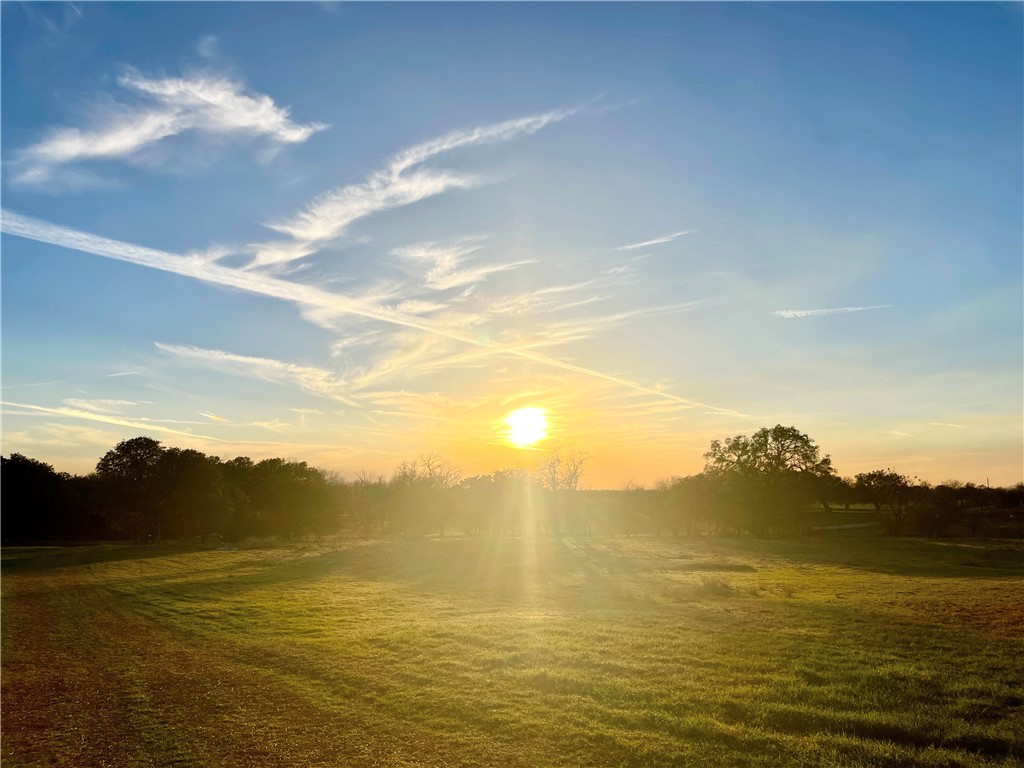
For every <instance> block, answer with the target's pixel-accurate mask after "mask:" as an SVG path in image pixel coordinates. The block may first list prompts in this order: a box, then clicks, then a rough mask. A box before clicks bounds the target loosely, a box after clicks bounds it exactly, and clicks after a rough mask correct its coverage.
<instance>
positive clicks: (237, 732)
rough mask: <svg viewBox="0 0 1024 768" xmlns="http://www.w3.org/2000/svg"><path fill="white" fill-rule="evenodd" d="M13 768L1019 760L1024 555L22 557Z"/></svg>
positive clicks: (589, 550)
mask: <svg viewBox="0 0 1024 768" xmlns="http://www.w3.org/2000/svg"><path fill="white" fill-rule="evenodd" d="M3 565H4V577H3V616H2V619H3V623H2V628H3V721H2V728H3V734H2V735H3V739H2V758H3V763H4V765H5V766H8V765H9V766H19V765H54V766H57V765H226V766H227V765H230V766H234V765H252V766H264V765H296V766H311V765H359V766H363V765H379V766H412V765H431V766H434V765H436V766H470V765H474V766H477V765H478V766H483V765H494V766H517V765H518V766H605V765H606V766H679V765H700V766H706V765H721V766H776V765H806V766H847V765H878V766H913V765H921V766H956V765H965V766H967V765H1021V764H1024V597H1022V596H1024V547H1022V545H1021V544H1020V543H1011V542H987V543H981V542H976V541H970V542H966V541H911V540H882V539H869V538H865V539H857V538H850V537H837V538H833V539H815V540H805V541H777V542H775V541H773V542H755V541H728V540H703V539H702V540H683V539H678V540H677V539H657V538H635V539H628V538H595V539H591V540H579V541H564V542H555V541H550V540H535V539H525V540H502V541H491V540H453V539H449V540H434V539H425V540H412V541H392V542H371V543H359V544H347V543H345V544H330V545H305V546H303V545H294V546H280V547H264V548H260V547H254V548H246V549H239V550H237V551H218V550H195V549H192V550H189V549H181V548H174V547H169V546H168V547H116V546H107V547H90V548H80V549H73V550H57V549H20V550H5V551H4V559H3Z"/></svg>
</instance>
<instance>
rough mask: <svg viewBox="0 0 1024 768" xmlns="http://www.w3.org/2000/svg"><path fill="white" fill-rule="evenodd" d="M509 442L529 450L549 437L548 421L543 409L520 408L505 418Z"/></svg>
mask: <svg viewBox="0 0 1024 768" xmlns="http://www.w3.org/2000/svg"><path fill="white" fill-rule="evenodd" d="M505 424H507V425H508V435H507V439H508V441H509V442H510V443H511V444H512V445H514V446H515V447H517V448H528V447H529V446H531V445H533V444H534V443H537V442H540V441H541V440H543V439H544V438H545V437H547V436H548V420H547V417H546V416H545V411H544V409H543V408H520V409H519V410H517V411H512V413H510V414H509V415H508V416H506V417H505Z"/></svg>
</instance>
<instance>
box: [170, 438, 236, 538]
mask: <svg viewBox="0 0 1024 768" xmlns="http://www.w3.org/2000/svg"><path fill="white" fill-rule="evenodd" d="M155 484H156V489H157V492H158V500H157V506H158V513H159V515H160V517H161V523H160V528H161V529H162V530H163V531H164V533H165V535H167V536H170V537H173V538H183V537H184V538H192V537H195V536H199V537H202V538H204V539H205V538H206V536H207V535H209V534H211V533H219V534H223V533H224V531H225V529H226V527H227V525H228V523H229V520H230V518H229V508H230V494H228V493H227V489H226V487H225V484H224V478H223V475H222V474H221V466H220V459H218V458H216V457H214V456H207V455H206V454H205V453H201V452H200V451H196V450H192V449H190V448H188V449H182V448H167V449H165V450H164V452H163V454H162V455H161V456H160V460H159V461H158V462H157V466H156V483H155Z"/></svg>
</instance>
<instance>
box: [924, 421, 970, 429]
mask: <svg viewBox="0 0 1024 768" xmlns="http://www.w3.org/2000/svg"><path fill="white" fill-rule="evenodd" d="M928 426H929V427H949V428H950V429H967V427H965V426H964V425H963V424H948V423H946V422H944V421H929V422H928Z"/></svg>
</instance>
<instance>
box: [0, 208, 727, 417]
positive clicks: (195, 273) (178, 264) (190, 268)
mask: <svg viewBox="0 0 1024 768" xmlns="http://www.w3.org/2000/svg"><path fill="white" fill-rule="evenodd" d="M0 228H2V230H3V231H4V232H6V233H7V234H10V235H16V236H18V237H25V238H28V239H30V240H36V241H39V242H44V243H50V244H52V245H59V246H61V247H64V248H71V249H73V250H78V251H82V252H84V253H92V254H95V255H97V256H104V257H106V258H111V259H117V260H119V261H126V262H129V263H132V264H138V265H140V266H146V267H150V268H152V269H158V270H162V271H165V272H171V273H173V274H178V275H184V276H186V277H191V278H194V279H196V280H200V281H203V282H206V283H210V284H213V285H219V286H222V287H225V288H234V289H237V290H241V291H246V292H248V293H253V294H257V295H261V296H268V297H272V298H277V299H281V300H284V301H288V302H292V303H295V304H298V305H299V306H300V307H302V308H304V309H319V310H323V311H325V312H326V313H329V314H337V315H351V316H354V317H360V318H364V319H367V320H376V321H380V322H383V323H387V324H389V325H392V326H397V327H402V328H410V329H414V330H419V331H423V332H425V333H428V334H433V335H436V336H439V337H443V338H447V339H451V340H453V341H458V342H461V343H463V344H467V345H469V346H473V347H478V348H481V349H488V350H492V351H494V352H495V353H501V354H507V355H509V356H512V357H517V358H520V359H525V360H530V361H533V362H535V363H538V364H541V365H544V366H548V367H552V368H557V369H561V370H563V371H568V372H573V373H578V374H581V375H584V376H590V377H593V378H596V379H600V380H604V381H608V382H612V383H616V384H618V385H620V386H622V387H624V388H627V389H632V390H634V391H637V392H647V393H648V394H652V395H657V396H658V397H662V398H665V399H668V400H673V401H675V402H679V403H685V404H688V405H690V406H692V407H701V408H706V409H708V410H711V411H714V412H716V413H721V414H725V415H735V414H736V413H737V412H736V411H734V410H732V409H727V408H718V407H717V406H712V405H708V404H705V403H701V402H698V401H693V400H688V399H687V398H683V397H680V396H678V395H674V394H671V393H668V392H664V391H661V390H658V389H655V388H652V387H646V386H644V385H642V384H640V383H637V382H634V381H630V380H629V379H627V378H625V377H622V376H615V375H612V374H607V373H604V372H602V371H597V370H594V369H591V368H587V367H585V366H581V365H575V364H573V363H569V362H566V361H563V360H559V359H557V358H553V357H550V356H548V355H543V354H540V353H539V352H535V351H533V350H529V349H521V348H517V347H515V346H512V345H510V346H505V345H502V344H498V343H495V342H493V341H491V340H489V339H487V338H482V337H480V336H478V335H474V334H471V333H466V332H462V331H459V330H457V329H453V328H451V327H448V326H446V325H442V324H439V323H434V322H431V321H430V320H428V319H426V318H421V317H417V316H414V315H408V314H404V313H400V312H396V311H394V310H390V309H387V308H385V307H380V306H376V305H372V304H369V303H367V302H365V301H360V300H356V299H352V298H350V297H348V296H344V295H340V294H335V293H330V292H328V291H324V290H322V289H320V288H316V287H314V286H310V285H304V284H301V283H296V282H289V281H286V280H282V279H279V278H276V277H273V276H270V275H265V274H262V273H259V272H252V271H243V270H237V269H231V268H228V267H223V266H220V265H218V264H210V263H206V262H199V261H196V260H191V259H187V258H185V257H183V256H178V255H175V254H173V253H168V252H167V251H160V250H157V249H154V248H146V247H144V246H140V245H135V244H132V243H125V242H122V241H118V240H111V239H108V238H105V237H99V236H98V235H93V234H90V233H86V232H81V231H78V230H74V229H70V228H68V227H61V226H58V225H55V224H50V223H48V222H44V221H39V220H38V219H32V218H30V217H28V216H22V215H20V214H16V213H12V212H10V211H3V212H2V216H0Z"/></svg>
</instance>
